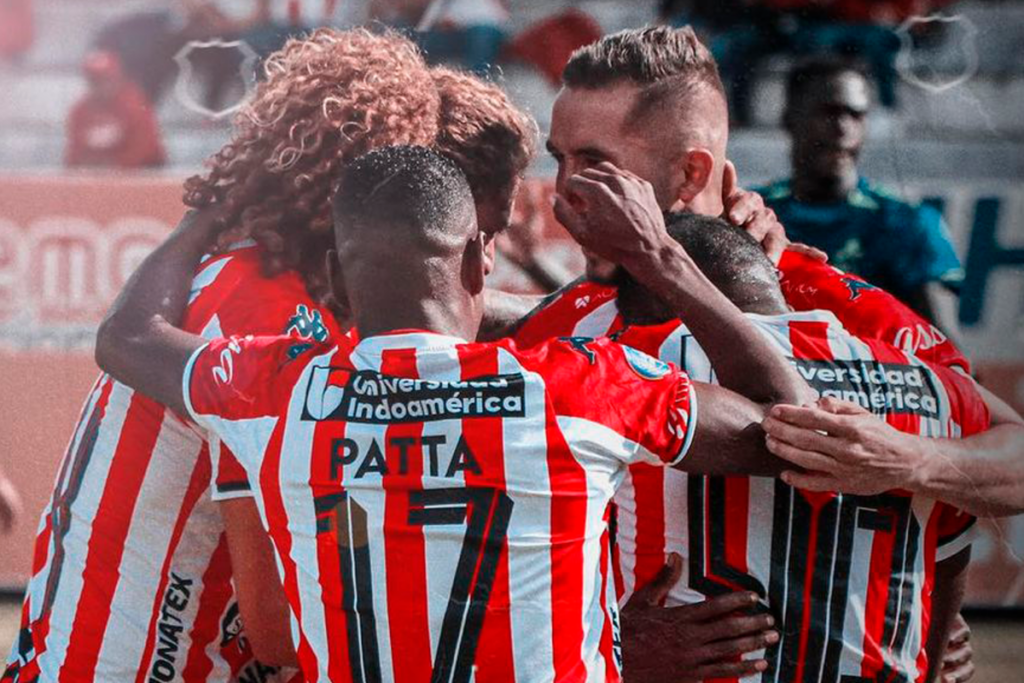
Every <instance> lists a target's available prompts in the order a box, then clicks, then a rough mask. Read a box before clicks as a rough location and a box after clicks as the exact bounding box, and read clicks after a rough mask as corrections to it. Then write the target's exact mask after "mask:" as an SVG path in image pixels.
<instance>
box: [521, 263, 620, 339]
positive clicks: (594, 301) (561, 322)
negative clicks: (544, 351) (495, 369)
mask: <svg viewBox="0 0 1024 683" xmlns="http://www.w3.org/2000/svg"><path fill="white" fill-rule="evenodd" d="M614 299H615V289H614V288H612V287H608V286H606V285H600V284H597V283H593V282H588V281H587V280H585V279H583V278H580V279H578V280H576V281H575V282H572V283H570V284H568V285H566V286H565V287H563V288H562V289H560V290H558V291H557V292H555V293H553V294H551V295H550V296H548V297H547V298H545V299H544V300H543V301H541V302H540V303H539V304H538V305H537V306H536V308H534V309H533V310H532V311H530V312H529V313H528V314H527V315H526V317H525V318H524V319H523V320H522V321H521V322H520V323H519V326H518V328H517V329H516V331H515V333H514V334H513V339H514V340H515V342H516V346H518V347H519V348H521V349H529V348H533V347H535V346H538V345H540V344H542V343H544V342H546V341H549V340H551V339H556V338H558V337H568V336H571V335H572V333H573V330H574V329H575V328H576V325H577V323H579V321H581V320H582V319H583V318H585V317H587V316H588V315H591V314H593V313H594V312H595V311H596V310H597V309H598V308H600V307H601V306H603V305H606V304H608V303H609V302H612V301H614Z"/></svg>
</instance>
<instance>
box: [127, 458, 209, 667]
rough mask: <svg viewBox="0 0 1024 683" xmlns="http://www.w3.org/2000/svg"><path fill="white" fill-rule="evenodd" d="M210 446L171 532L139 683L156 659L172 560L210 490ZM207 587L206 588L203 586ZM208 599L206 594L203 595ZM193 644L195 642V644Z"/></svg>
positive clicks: (200, 462) (189, 487) (141, 662)
mask: <svg viewBox="0 0 1024 683" xmlns="http://www.w3.org/2000/svg"><path fill="white" fill-rule="evenodd" d="M209 448H210V447H209V445H208V444H206V443H204V444H203V448H202V451H201V452H200V454H199V460H198V462H197V463H196V467H195V468H194V469H193V470H192V477H191V479H190V480H189V483H188V489H187V490H186V492H185V500H184V501H183V504H182V506H181V511H180V512H179V513H178V519H177V521H176V522H175V523H174V531H173V532H171V540H170V547H169V548H168V550H167V555H166V556H165V557H164V565H163V567H162V568H161V569H160V585H159V587H158V588H157V590H156V593H155V594H154V596H153V613H152V616H151V617H150V620H149V630H148V633H147V636H146V647H145V648H144V649H143V651H142V659H141V661H140V662H139V671H138V674H137V675H136V676H135V681H136V683H142V682H143V681H145V680H146V677H147V676H148V675H149V659H150V657H152V656H153V649H154V648H155V647H156V639H157V622H159V620H160V603H161V602H162V601H163V599H164V591H166V590H167V582H168V580H169V577H170V571H171V560H172V559H174V555H175V553H174V551H175V550H176V549H177V547H178V543H179V542H180V541H181V534H182V533H184V531H185V524H186V523H187V522H188V518H189V517H190V516H191V515H192V510H193V509H194V508H195V506H196V502H198V500H199V497H200V496H201V495H202V494H203V493H204V492H205V491H206V489H207V488H208V487H209V486H210V450H209ZM204 585H206V584H205V583H204ZM203 595H204V596H205V595H206V593H205V591H204V592H203ZM193 642H195V641H194V640H193ZM185 680H189V681H192V680H205V679H203V678H186V679H185Z"/></svg>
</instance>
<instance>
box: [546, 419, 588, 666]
mask: <svg viewBox="0 0 1024 683" xmlns="http://www.w3.org/2000/svg"><path fill="white" fill-rule="evenodd" d="M545 431H546V432H547V443H548V476H549V477H550V484H549V485H550V487H551V488H550V489H549V490H550V491H551V492H552V493H554V492H556V491H557V492H558V493H557V495H552V498H551V603H552V604H551V631H552V643H551V645H552V653H553V655H554V666H555V680H556V681H577V680H579V681H583V680H586V678H587V670H586V667H585V666H584V664H583V651H582V648H583V623H582V619H581V615H583V614H584V613H585V610H584V606H583V576H582V573H581V572H580V568H581V567H584V566H586V564H585V563H584V561H583V543H582V542H581V539H583V538H584V535H585V533H586V524H587V502H588V501H587V478H586V474H584V472H583V467H582V466H580V464H579V463H578V462H576V459H575V458H574V457H573V454H572V451H571V450H570V449H569V445H568V444H567V443H566V441H565V437H564V436H563V435H562V432H561V430H559V428H558V421H557V419H556V417H555V413H554V409H553V408H552V406H551V405H550V404H549V405H548V407H547V421H546V427H545Z"/></svg>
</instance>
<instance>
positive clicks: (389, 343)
mask: <svg viewBox="0 0 1024 683" xmlns="http://www.w3.org/2000/svg"><path fill="white" fill-rule="evenodd" d="M467 343H468V342H467V341H466V340H465V339H460V338H459V337H450V336H448V335H444V334H437V333H436V332H428V331H426V330H393V331H391V332H387V333H384V334H377V335H374V336H372V337H367V338H365V339H361V340H360V341H359V343H358V344H356V348H355V352H356V353H358V354H361V355H369V356H379V355H381V354H382V353H384V351H386V350H388V349H416V350H418V351H435V350H443V349H451V348H453V347H455V346H458V345H460V344H467Z"/></svg>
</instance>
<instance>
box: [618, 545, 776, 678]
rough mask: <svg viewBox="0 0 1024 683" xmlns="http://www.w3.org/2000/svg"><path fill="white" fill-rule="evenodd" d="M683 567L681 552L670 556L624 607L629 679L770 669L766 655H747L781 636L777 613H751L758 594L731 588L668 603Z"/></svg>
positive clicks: (625, 660)
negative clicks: (700, 599)
mask: <svg viewBox="0 0 1024 683" xmlns="http://www.w3.org/2000/svg"><path fill="white" fill-rule="evenodd" d="M682 570H683V565H682V560H681V559H680V557H679V556H678V555H674V554H673V555H671V556H669V559H668V562H667V563H666V565H665V566H664V567H663V568H662V570H661V571H660V572H659V573H658V576H657V577H655V579H654V580H653V581H652V582H651V583H650V584H648V585H647V586H645V587H644V588H642V589H641V590H639V591H637V592H636V593H634V594H633V596H632V597H631V598H630V600H629V602H627V603H626V605H625V606H624V607H623V608H622V658H623V665H622V673H623V680H624V681H625V683H634V682H636V683H639V682H640V681H643V682H645V683H659V682H661V681H664V682H665V683H669V682H671V683H691V682H692V683H697V682H698V681H703V680H705V679H709V678H738V677H743V676H748V675H752V674H755V673H758V672H760V671H764V669H765V668H766V667H767V665H768V663H767V662H766V661H765V660H763V659H753V660H744V659H741V657H742V656H743V655H745V654H748V653H751V652H757V651H758V650H763V649H764V648H766V647H768V646H769V645H771V644H773V643H776V642H778V639H779V634H778V632H776V631H774V630H772V626H773V624H774V621H773V619H772V617H771V616H769V615H767V614H757V615H752V614H750V613H749V610H750V609H751V608H752V607H754V606H755V605H756V604H757V596H756V595H755V594H753V593H730V594H729V595H724V596H720V597H717V598H709V599H708V600H706V601H705V602H702V603H698V604H695V605H684V606H681V607H662V606H661V605H662V603H663V602H664V600H665V597H666V596H667V595H668V593H669V591H670V590H671V589H672V587H673V586H674V585H675V584H676V582H678V581H679V577H680V576H681V575H682ZM652 652H657V653H658V656H657V657H652V656H651V653H652Z"/></svg>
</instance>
